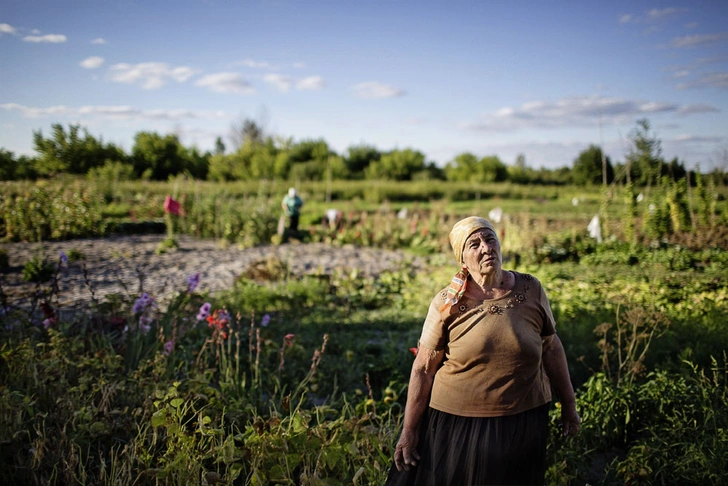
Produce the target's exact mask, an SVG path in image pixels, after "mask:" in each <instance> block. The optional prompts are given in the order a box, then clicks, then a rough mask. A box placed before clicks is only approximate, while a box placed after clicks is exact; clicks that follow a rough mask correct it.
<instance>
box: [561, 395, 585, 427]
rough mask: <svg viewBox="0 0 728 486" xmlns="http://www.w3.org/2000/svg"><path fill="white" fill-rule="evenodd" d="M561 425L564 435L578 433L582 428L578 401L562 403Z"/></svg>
mask: <svg viewBox="0 0 728 486" xmlns="http://www.w3.org/2000/svg"><path fill="white" fill-rule="evenodd" d="M561 427H562V431H563V434H564V435H576V434H578V433H579V430H580V429H581V417H579V413H578V412H577V411H576V403H571V404H567V405H564V404H563V403H562V404H561Z"/></svg>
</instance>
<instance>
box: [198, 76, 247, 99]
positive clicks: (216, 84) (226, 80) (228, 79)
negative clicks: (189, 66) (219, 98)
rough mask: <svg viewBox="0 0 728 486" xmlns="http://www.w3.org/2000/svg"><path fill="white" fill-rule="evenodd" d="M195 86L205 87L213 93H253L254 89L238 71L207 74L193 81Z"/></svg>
mask: <svg viewBox="0 0 728 486" xmlns="http://www.w3.org/2000/svg"><path fill="white" fill-rule="evenodd" d="M195 86H200V87H202V88H207V89H209V90H210V91H214V92H215V93H237V94H252V93H255V89H254V88H253V87H252V86H251V85H250V84H249V83H248V82H247V81H245V79H243V77H242V76H241V75H240V74H238V73H227V72H225V73H215V74H208V75H206V76H203V77H202V78H200V79H198V80H197V81H195Z"/></svg>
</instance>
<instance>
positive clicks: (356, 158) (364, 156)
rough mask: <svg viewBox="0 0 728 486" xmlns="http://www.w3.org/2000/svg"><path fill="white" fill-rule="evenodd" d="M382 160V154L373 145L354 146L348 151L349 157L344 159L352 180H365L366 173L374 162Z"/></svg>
mask: <svg viewBox="0 0 728 486" xmlns="http://www.w3.org/2000/svg"><path fill="white" fill-rule="evenodd" d="M381 158H382V153H381V152H380V151H379V150H377V149H376V147H373V146H371V145H366V144H361V145H352V146H351V147H349V148H348V149H347V156H346V157H344V164H345V165H346V169H347V172H348V177H350V178H352V179H363V178H364V171H365V170H366V168H367V167H369V165H370V164H371V163H372V162H377V161H379V160H380V159H381Z"/></svg>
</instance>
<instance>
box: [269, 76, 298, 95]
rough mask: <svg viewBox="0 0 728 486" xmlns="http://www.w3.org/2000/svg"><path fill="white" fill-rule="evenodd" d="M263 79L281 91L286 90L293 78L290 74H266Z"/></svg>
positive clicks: (291, 83) (289, 87)
mask: <svg viewBox="0 0 728 486" xmlns="http://www.w3.org/2000/svg"><path fill="white" fill-rule="evenodd" d="M263 81H265V82H266V83H268V84H272V85H273V86H275V87H276V88H278V89H279V90H280V91H282V92H284V93H285V92H287V91H288V90H289V89H291V86H292V85H293V78H291V77H290V76H284V75H283V74H266V75H265V76H263Z"/></svg>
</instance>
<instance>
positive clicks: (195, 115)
mask: <svg viewBox="0 0 728 486" xmlns="http://www.w3.org/2000/svg"><path fill="white" fill-rule="evenodd" d="M0 108H2V109H4V110H7V111H18V112H20V113H21V114H22V115H23V116H24V117H26V118H38V117H43V116H61V115H65V116H68V117H94V116H96V117H101V118H107V119H117V120H118V119H124V120H173V121H174V120H186V119H225V118H226V117H227V116H228V115H227V114H226V113H224V112H221V111H192V110H183V109H178V110H140V109H138V108H133V107H131V106H123V105H122V106H81V107H78V108H69V107H66V106H63V105H59V106H50V107H46V108H38V107H30V106H25V105H20V104H18V103H6V104H3V105H0Z"/></svg>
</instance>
